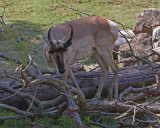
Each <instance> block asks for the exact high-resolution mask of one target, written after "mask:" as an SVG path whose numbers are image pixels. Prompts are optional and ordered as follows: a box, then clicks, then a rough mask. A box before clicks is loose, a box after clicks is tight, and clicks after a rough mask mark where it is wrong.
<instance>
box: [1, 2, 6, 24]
mask: <svg viewBox="0 0 160 128" xmlns="http://www.w3.org/2000/svg"><path fill="white" fill-rule="evenodd" d="M6 6H7V5H5V6H4V10H3V13H2V16H0V18H1V19H0V23H1V25H2V26H7V25H6V23H5V22H4V20H3V16H4V13H5V10H6Z"/></svg>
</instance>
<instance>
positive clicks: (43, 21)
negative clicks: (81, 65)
mask: <svg viewBox="0 0 160 128" xmlns="http://www.w3.org/2000/svg"><path fill="white" fill-rule="evenodd" d="M58 1H59V2H60V3H61V4H64V5H66V6H68V7H71V6H72V7H73V8H74V9H77V10H79V11H82V12H85V13H88V14H90V15H92V14H96V15H100V16H104V17H106V18H108V19H111V20H115V21H117V22H121V23H122V24H123V25H124V27H125V29H132V28H133V27H134V25H135V23H136V21H137V17H138V15H140V14H141V13H142V12H143V10H144V9H146V8H157V9H160V6H159V5H160V1H159V0H58ZM6 4H7V7H6V11H5V13H4V20H5V22H6V24H8V25H13V24H15V25H14V26H13V28H15V30H16V31H18V32H17V36H20V37H21V38H22V41H23V42H28V45H27V46H26V47H27V50H28V51H29V53H30V54H32V55H36V61H37V63H38V64H39V65H40V66H41V67H45V68H47V64H46V63H45V62H44V58H43V53H42V50H43V39H42V37H41V32H42V33H44V34H46V33H47V30H48V28H50V27H51V26H56V25H58V24H61V23H64V22H66V21H70V20H74V19H76V18H79V17H80V16H79V15H76V12H75V11H72V10H69V9H66V8H64V7H62V6H60V5H58V4H57V3H56V1H55V0H1V1H0V15H1V14H2V12H3V7H4V6H5V5H6ZM82 16H85V15H82ZM120 29H122V27H121V26H120ZM15 37H16V36H15ZM0 40H2V37H1V36H0ZM15 43H16V41H15V38H12V39H7V40H4V41H0V52H5V53H8V55H10V56H14V57H15V56H17V57H18V52H17V49H16V47H15ZM92 62H93V60H92V59H90V60H89V62H86V64H90V63H92ZM14 68H15V65H14V66H13V65H12V64H11V63H8V62H6V61H4V60H1V59H0V75H1V74H3V69H6V70H7V71H8V72H13V71H14ZM12 114H13V113H11V112H8V111H6V110H2V109H0V117H2V116H4V115H12ZM88 120H89V117H88ZM36 121H37V122H42V123H43V124H45V125H47V126H51V122H52V119H49V118H44V119H37V120H36ZM83 121H84V122H85V123H86V122H87V117H86V118H85V119H84V120H83ZM29 122H31V121H30V120H28V123H29ZM108 122H111V123H113V124H114V120H113V122H112V121H110V120H109V119H107V118H105V119H104V121H103V123H104V124H108ZM13 125H14V126H15V127H20V126H21V125H22V122H21V121H12V120H10V121H6V123H5V124H4V125H2V127H3V128H7V127H12V126H13ZM66 126H67V127H71V128H72V127H74V126H75V125H74V123H73V121H72V120H71V119H70V118H69V117H66V116H62V117H61V118H60V119H59V120H58V122H57V125H56V126H53V127H56V128H63V127H66ZM0 127H1V126H0Z"/></svg>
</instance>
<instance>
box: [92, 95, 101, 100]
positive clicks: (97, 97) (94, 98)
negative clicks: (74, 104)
mask: <svg viewBox="0 0 160 128" xmlns="http://www.w3.org/2000/svg"><path fill="white" fill-rule="evenodd" d="M100 98H101V97H100V96H97V95H95V96H94V97H93V98H92V100H98V99H100Z"/></svg>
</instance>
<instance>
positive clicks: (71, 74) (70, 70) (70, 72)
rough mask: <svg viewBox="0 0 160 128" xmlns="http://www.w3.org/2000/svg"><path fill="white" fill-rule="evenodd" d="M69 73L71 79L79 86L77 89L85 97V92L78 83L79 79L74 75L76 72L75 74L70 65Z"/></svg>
mask: <svg viewBox="0 0 160 128" xmlns="http://www.w3.org/2000/svg"><path fill="white" fill-rule="evenodd" d="M69 75H70V77H71V80H72V81H73V83H74V85H75V86H76V88H77V89H78V90H79V92H80V93H81V94H82V97H85V96H84V94H83V92H82V90H81V88H80V87H79V85H78V83H77V81H76V78H75V76H74V74H73V72H72V69H71V67H70V66H69Z"/></svg>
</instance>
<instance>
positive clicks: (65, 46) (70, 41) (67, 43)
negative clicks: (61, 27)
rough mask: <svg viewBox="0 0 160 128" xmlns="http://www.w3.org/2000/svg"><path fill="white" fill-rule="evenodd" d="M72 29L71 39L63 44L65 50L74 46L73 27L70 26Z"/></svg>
mask: <svg viewBox="0 0 160 128" xmlns="http://www.w3.org/2000/svg"><path fill="white" fill-rule="evenodd" d="M69 26H70V27H71V33H70V36H69V39H68V40H67V41H66V42H64V43H63V47H64V48H67V47H69V46H70V45H71V44H72V38H73V27H72V25H69Z"/></svg>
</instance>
